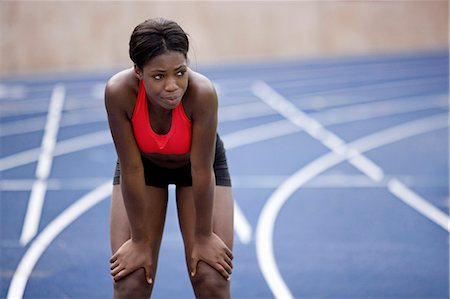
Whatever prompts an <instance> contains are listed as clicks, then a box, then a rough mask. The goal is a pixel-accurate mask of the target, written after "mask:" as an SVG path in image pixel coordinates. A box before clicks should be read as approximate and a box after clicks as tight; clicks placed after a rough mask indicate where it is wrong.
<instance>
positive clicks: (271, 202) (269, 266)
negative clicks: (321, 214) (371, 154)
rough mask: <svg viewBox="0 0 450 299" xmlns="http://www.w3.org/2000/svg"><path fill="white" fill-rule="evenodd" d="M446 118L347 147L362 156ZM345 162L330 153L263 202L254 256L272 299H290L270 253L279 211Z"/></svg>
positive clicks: (437, 126)
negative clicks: (303, 188) (309, 186)
mask: <svg viewBox="0 0 450 299" xmlns="http://www.w3.org/2000/svg"><path fill="white" fill-rule="evenodd" d="M446 118H447V115H446V114H445V115H438V116H435V117H427V118H426V119H421V120H418V121H412V122H408V123H405V124H402V125H399V126H396V127H393V128H389V129H386V130H383V131H379V132H376V133H374V134H371V135H368V136H366V137H363V138H361V139H358V140H356V141H354V142H352V143H350V144H349V145H350V146H352V147H354V148H357V149H358V151H359V152H361V153H363V152H366V151H369V150H372V149H375V148H378V147H381V146H384V145H387V144H390V143H394V142H397V141H400V140H402V139H406V138H410V137H413V136H415V135H420V134H424V133H428V132H431V131H434V130H438V129H443V128H447V127H448V124H447V123H446ZM345 160H346V158H345V157H344V156H341V155H338V154H337V153H335V152H329V153H327V154H325V155H323V156H321V157H319V158H317V159H315V160H313V161H312V162H310V163H309V164H307V165H306V166H304V167H303V168H301V169H299V170H298V171H297V172H295V173H294V174H293V175H292V176H290V177H289V178H288V179H287V180H285V181H284V182H283V183H282V184H281V185H280V186H279V187H278V189H276V190H275V192H274V193H272V195H271V196H270V197H269V199H268V200H267V201H266V203H265V205H264V207H263V209H262V211H261V214H260V216H259V219H258V223H257V225H256V233H255V234H256V237H255V238H256V254H257V258H258V263H259V266H260V269H261V272H262V273H263V276H264V278H265V280H266V282H267V284H268V285H269V287H270V289H271V290H272V293H273V294H274V296H275V298H283V299H284V298H286V299H289V298H293V296H292V294H291V293H290V291H289V289H288V288H287V286H286V284H285V283H284V281H283V279H282V277H281V274H280V272H279V269H278V267H277V265H276V262H275V258H274V253H273V243H272V236H273V228H274V226H275V221H276V219H277V217H278V214H279V212H280V210H281V208H282V207H283V205H284V204H285V203H286V201H287V200H288V199H289V198H291V196H292V195H293V194H294V192H295V191H297V190H298V189H299V188H300V187H302V186H303V185H305V184H306V183H307V182H308V181H310V180H312V179H313V178H315V177H316V176H318V175H319V174H320V173H322V172H324V171H326V170H327V169H330V168H331V167H333V166H335V165H337V164H339V163H341V162H343V161H345Z"/></svg>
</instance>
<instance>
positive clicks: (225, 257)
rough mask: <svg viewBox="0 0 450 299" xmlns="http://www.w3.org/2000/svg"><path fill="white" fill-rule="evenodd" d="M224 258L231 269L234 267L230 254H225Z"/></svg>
mask: <svg viewBox="0 0 450 299" xmlns="http://www.w3.org/2000/svg"><path fill="white" fill-rule="evenodd" d="M223 259H224V260H225V262H226V263H227V264H228V265H230V267H231V269H233V261H232V260H231V259H230V257H229V256H228V255H225V256H224V257H223Z"/></svg>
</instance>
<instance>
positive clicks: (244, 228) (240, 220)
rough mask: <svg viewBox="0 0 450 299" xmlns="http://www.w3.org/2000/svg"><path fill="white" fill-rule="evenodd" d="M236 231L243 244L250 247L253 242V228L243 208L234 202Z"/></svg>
mask: <svg viewBox="0 0 450 299" xmlns="http://www.w3.org/2000/svg"><path fill="white" fill-rule="evenodd" d="M233 209H234V230H235V231H236V234H237V236H238V238H239V241H241V243H242V244H245V245H248V244H249V243H250V242H251V241H252V234H253V232H252V226H251V225H250V223H249V222H248V220H247V218H246V217H245V215H244V213H243V212H242V210H241V208H240V207H239V205H238V204H237V202H236V200H234V208H233Z"/></svg>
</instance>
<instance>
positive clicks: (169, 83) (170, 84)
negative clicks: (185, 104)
mask: <svg viewBox="0 0 450 299" xmlns="http://www.w3.org/2000/svg"><path fill="white" fill-rule="evenodd" d="M177 89H178V85H177V80H175V79H174V78H170V77H169V78H167V80H166V84H165V86H164V90H165V91H167V92H173V91H176V90H177Z"/></svg>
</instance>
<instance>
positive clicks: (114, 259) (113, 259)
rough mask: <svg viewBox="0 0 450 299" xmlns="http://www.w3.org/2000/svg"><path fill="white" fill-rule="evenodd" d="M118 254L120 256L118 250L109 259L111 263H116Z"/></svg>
mask: <svg viewBox="0 0 450 299" xmlns="http://www.w3.org/2000/svg"><path fill="white" fill-rule="evenodd" d="M117 256H118V254H117V252H116V253H115V254H114V255H113V256H112V257H111V258H110V259H109V262H110V263H114V262H115V261H116V260H117Z"/></svg>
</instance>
